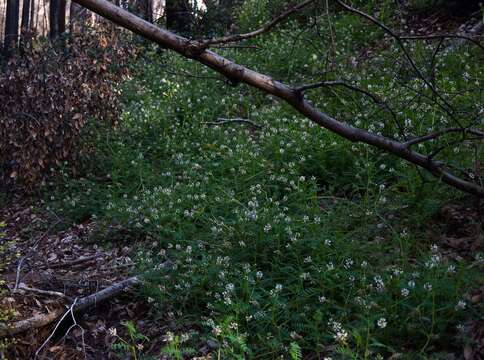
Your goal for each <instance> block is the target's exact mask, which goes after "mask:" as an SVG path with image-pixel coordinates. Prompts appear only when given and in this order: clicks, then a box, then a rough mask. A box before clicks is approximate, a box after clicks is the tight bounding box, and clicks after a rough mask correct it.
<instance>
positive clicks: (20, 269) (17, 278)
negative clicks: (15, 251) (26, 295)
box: [13, 256, 25, 291]
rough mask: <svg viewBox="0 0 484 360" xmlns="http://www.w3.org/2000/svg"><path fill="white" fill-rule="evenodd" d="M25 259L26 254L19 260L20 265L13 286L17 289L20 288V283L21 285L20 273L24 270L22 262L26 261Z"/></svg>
mask: <svg viewBox="0 0 484 360" xmlns="http://www.w3.org/2000/svg"><path fill="white" fill-rule="evenodd" d="M24 260H25V256H23V257H22V258H21V259H20V260H19V262H18V265H17V275H16V276H15V286H14V288H13V290H14V291H15V290H17V289H18V285H19V282H20V273H21V271H22V263H23V262H24Z"/></svg>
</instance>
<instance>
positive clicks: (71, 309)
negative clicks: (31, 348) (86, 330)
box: [34, 298, 77, 358]
mask: <svg viewBox="0 0 484 360" xmlns="http://www.w3.org/2000/svg"><path fill="white" fill-rule="evenodd" d="M76 303H77V298H75V299H74V302H73V303H72V305H71V306H70V307H69V310H67V311H66V312H65V313H64V315H62V317H61V318H60V320H59V321H58V322H57V324H56V326H55V328H54V330H53V331H52V332H51V333H50V335H49V336H48V337H47V339H45V341H44V342H43V343H42V345H41V346H40V347H39V348H38V349H37V351H36V352H35V357H34V358H37V356H39V353H40V351H41V350H42V349H43V348H44V346H45V345H46V344H47V343H48V342H49V341H50V339H52V337H53V336H54V335H55V333H56V332H57V329H58V328H59V326H60V324H61V323H62V321H63V320H64V319H65V318H66V316H67V315H69V314H72V311H73V309H74V307H75V306H76ZM72 317H73V318H74V315H72Z"/></svg>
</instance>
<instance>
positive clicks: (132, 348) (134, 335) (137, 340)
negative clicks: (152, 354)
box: [109, 321, 149, 360]
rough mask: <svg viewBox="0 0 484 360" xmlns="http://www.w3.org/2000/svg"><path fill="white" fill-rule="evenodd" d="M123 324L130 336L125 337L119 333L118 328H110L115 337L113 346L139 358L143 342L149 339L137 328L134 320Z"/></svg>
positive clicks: (114, 348) (123, 352)
mask: <svg viewBox="0 0 484 360" xmlns="http://www.w3.org/2000/svg"><path fill="white" fill-rule="evenodd" d="M121 324H122V325H123V326H124V328H125V330H126V332H127V334H128V337H127V338H123V337H121V336H120V335H118V333H117V330H116V328H110V329H109V333H110V335H111V336H113V337H114V338H115V342H114V344H113V345H112V348H113V350H115V351H118V352H120V353H122V354H131V355H132V356H133V358H134V359H135V360H137V359H139V358H140V354H141V353H142V351H143V349H144V345H143V344H144V343H145V342H147V341H148V340H149V339H148V338H147V337H146V336H144V335H143V334H141V333H140V332H139V331H138V330H137V329H136V326H135V325H134V323H133V322H132V321H125V322H122V323H121Z"/></svg>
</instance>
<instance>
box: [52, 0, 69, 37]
mask: <svg viewBox="0 0 484 360" xmlns="http://www.w3.org/2000/svg"><path fill="white" fill-rule="evenodd" d="M49 24H50V33H49V37H50V38H51V39H56V38H58V37H59V35H60V34H62V33H63V32H64V31H65V30H66V0H50V6H49Z"/></svg>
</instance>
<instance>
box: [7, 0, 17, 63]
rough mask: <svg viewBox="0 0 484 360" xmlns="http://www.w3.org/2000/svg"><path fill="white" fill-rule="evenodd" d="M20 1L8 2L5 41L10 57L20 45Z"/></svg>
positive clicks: (11, 0) (10, 0) (9, 0)
mask: <svg viewBox="0 0 484 360" xmlns="http://www.w3.org/2000/svg"><path fill="white" fill-rule="evenodd" d="M19 10H20V3H19V0H7V11H6V16H5V39H4V44H3V46H4V51H5V55H6V56H7V57H8V56H9V55H10V54H11V52H12V49H14V48H16V47H17V44H18V26H19Z"/></svg>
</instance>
